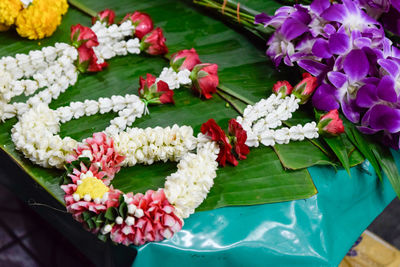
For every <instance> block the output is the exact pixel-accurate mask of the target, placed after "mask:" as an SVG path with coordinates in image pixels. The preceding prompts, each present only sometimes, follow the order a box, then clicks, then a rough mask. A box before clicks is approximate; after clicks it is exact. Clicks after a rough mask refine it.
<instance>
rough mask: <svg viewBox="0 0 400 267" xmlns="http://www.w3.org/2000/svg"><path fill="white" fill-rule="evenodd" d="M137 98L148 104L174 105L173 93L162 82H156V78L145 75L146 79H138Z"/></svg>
mask: <svg viewBox="0 0 400 267" xmlns="http://www.w3.org/2000/svg"><path fill="white" fill-rule="evenodd" d="M139 86H140V87H139V96H140V98H142V99H144V100H145V101H146V103H148V104H168V103H172V104H173V103H174V98H173V96H174V91H172V90H171V89H169V87H168V84H167V83H166V82H163V81H158V82H156V77H154V76H153V75H151V74H147V77H146V79H143V78H142V77H140V78H139Z"/></svg>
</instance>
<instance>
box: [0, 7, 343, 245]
mask: <svg viewBox="0 0 400 267" xmlns="http://www.w3.org/2000/svg"><path fill="white" fill-rule="evenodd" d="M114 17H115V15H114V13H113V12H112V11H110V10H105V11H103V12H101V13H99V15H98V17H97V18H94V19H93V23H94V25H93V27H92V29H89V28H87V27H83V26H81V25H77V26H75V27H73V28H72V32H71V40H72V46H69V45H66V44H56V46H55V47H54V48H53V47H50V48H43V49H42V51H32V52H31V53H29V56H27V55H17V56H16V59H14V58H12V57H7V58H3V59H1V60H0V63H1V64H0V71H1V70H3V72H4V73H5V77H6V79H4V80H3V83H2V84H0V85H1V87H0V89H1V90H0V93H1V94H0V100H1V101H3V102H4V103H6V105H5V106H6V107H7V108H8V106H12V107H14V106H15V110H13V111H12V112H8V113H7V112H3V114H2V116H3V117H2V118H3V119H4V118H10V117H12V116H14V115H16V114H18V115H19V121H18V122H17V123H16V124H15V125H14V127H13V128H12V135H11V136H12V140H13V142H14V144H15V147H16V149H17V150H19V151H21V152H22V153H23V154H24V156H25V157H26V158H28V159H30V160H31V161H32V162H34V163H35V164H38V165H40V166H43V167H46V168H49V167H56V168H62V167H65V168H66V169H67V172H66V174H65V176H64V178H63V181H62V182H63V185H62V186H61V187H62V189H63V190H64V191H65V203H66V206H67V210H68V211H69V212H70V213H72V214H73V217H74V218H75V219H76V220H78V221H80V222H82V223H83V224H84V225H85V227H86V228H88V229H89V230H90V231H92V232H94V233H96V234H98V236H99V237H100V238H101V239H107V238H108V237H109V238H110V239H111V240H112V241H114V242H117V243H122V244H125V245H129V244H135V245H142V244H144V243H146V242H152V241H160V240H163V239H164V238H170V237H171V236H172V235H173V234H174V233H176V232H178V231H179V230H180V229H181V228H182V225H183V219H185V218H188V217H189V216H190V215H191V214H192V213H194V211H195V209H196V208H197V207H198V206H199V205H200V204H201V203H202V202H203V201H204V199H205V198H206V197H207V194H208V192H209V191H210V189H211V187H212V186H213V179H214V178H215V177H216V170H217V168H218V165H221V166H225V164H226V162H228V163H230V164H232V165H234V166H236V165H237V164H238V160H244V159H246V157H247V155H248V154H249V152H250V150H249V147H252V146H258V145H259V143H261V144H263V145H266V146H273V145H274V144H275V143H278V144H285V143H289V141H290V140H304V138H309V139H312V138H317V137H318V136H319V134H320V133H325V132H328V133H330V134H332V135H335V134H339V133H340V132H341V131H342V130H343V127H340V126H342V125H341V120H340V119H339V118H338V113H337V110H336V111H335V110H333V111H331V112H329V113H328V114H325V115H323V116H321V120H320V123H319V124H318V126H317V124H316V123H315V122H311V123H307V124H305V125H304V126H301V125H297V126H294V127H291V128H287V127H281V126H282V123H283V121H285V120H287V119H289V118H291V116H292V113H293V112H295V111H296V110H297V109H298V108H299V104H304V103H306V102H307V100H308V98H309V97H310V95H311V93H312V92H313V91H314V90H315V86H316V78H315V77H312V76H311V75H309V74H304V79H303V80H302V81H301V82H300V83H298V84H297V85H296V86H295V87H294V88H293V87H292V86H291V85H290V84H289V83H288V82H286V81H283V82H278V83H277V84H276V85H274V88H273V91H274V93H275V94H272V95H271V96H270V97H269V98H267V99H262V100H261V101H259V102H258V103H256V104H255V105H253V106H248V107H247V108H246V109H245V111H244V114H243V116H242V117H238V118H237V119H236V120H235V119H231V120H230V121H229V131H228V134H225V132H224V131H223V130H222V129H221V128H220V126H218V124H217V123H216V122H215V121H214V120H213V119H210V120H209V121H207V122H206V123H204V124H203V125H202V127H201V133H199V134H198V136H197V137H195V136H194V135H193V129H192V128H191V127H189V126H181V127H179V126H177V125H174V126H173V127H166V128H161V127H155V128H146V129H139V128H127V127H130V126H131V125H132V124H133V122H134V121H135V119H136V118H140V117H142V116H143V115H145V114H146V113H148V105H152V104H166V103H174V100H173V95H174V91H173V90H174V89H178V88H181V87H183V86H185V87H191V88H192V90H193V91H194V92H195V93H197V94H198V95H200V96H202V97H204V98H206V99H208V98H211V97H212V94H213V93H215V92H216V87H217V86H218V83H219V79H218V74H217V71H218V66H217V65H216V64H210V63H202V62H201V61H200V59H199V56H198V55H197V53H196V51H195V50H194V49H193V48H192V49H190V50H182V51H179V52H177V53H175V54H173V55H172V57H171V60H170V67H168V68H164V69H163V70H162V72H161V73H160V75H159V77H155V76H153V75H151V74H147V76H146V79H144V78H142V77H140V79H139V85H140V87H139V90H138V94H139V96H136V95H129V94H128V95H125V96H112V97H110V98H99V99H98V100H85V101H83V102H71V103H70V104H69V105H68V106H64V107H60V108H58V109H56V110H52V109H50V108H49V107H48V103H50V102H51V99H52V98H57V97H58V95H59V94H60V92H61V91H63V90H64V91H65V90H66V89H67V88H68V85H69V84H74V83H75V82H76V79H77V73H78V70H79V71H80V72H86V71H100V70H102V69H103V68H104V67H106V66H107V63H106V62H105V60H106V59H109V58H111V57H113V56H116V55H125V54H127V53H134V54H138V53H140V51H146V52H147V53H150V54H164V53H166V52H167V51H168V50H167V48H166V46H165V38H163V36H162V32H161V30H160V29H155V30H153V25H152V22H151V19H150V18H149V17H148V15H147V14H144V13H140V12H135V13H133V14H128V15H127V16H126V17H125V19H124V20H123V22H122V23H121V24H120V25H118V26H117V25H115V24H113V20H114ZM150 22H151V23H150ZM132 32H135V34H137V37H136V38H134V39H129V40H128V41H126V40H125V38H129V37H131V35H132ZM139 38H141V40H139ZM35 60H36V61H35ZM21 62H25V63H21ZM62 68H65V69H62ZM63 73H70V76H72V77H69V78H71V79H70V80H68V79H67V80H66V79H65V78H64V80H63V77H64V76H63ZM72 73H73V74H74V75H73V74H72ZM30 76H33V79H34V80H22V81H21V80H19V79H21V78H23V77H30ZM60 83H63V85H64V86H61V85H60ZM36 84H37V86H36ZM55 84H58V85H55ZM10 85H12V86H10ZM42 87H48V88H47V89H45V90H44V91H45V92H46V95H44V94H42V93H39V94H38V95H35V96H33V97H31V98H30V99H29V100H28V101H27V103H14V104H12V105H11V104H8V103H9V101H10V100H11V98H12V97H13V96H15V95H19V94H22V93H25V94H27V95H31V94H33V93H34V92H35V91H36V90H38V89H39V88H42ZM60 88H61V89H60ZM44 91H42V92H44ZM7 105H8V106H7ZM9 109H11V108H9ZM4 110H6V109H3V111H4ZM0 111H2V110H1V109H0ZM110 111H113V112H118V116H117V117H116V118H114V119H112V120H111V121H110V125H109V126H108V127H107V128H106V129H105V130H104V132H101V133H95V134H93V137H90V138H87V139H85V140H83V141H82V142H78V141H76V140H74V139H72V138H70V137H65V138H61V137H60V136H59V135H58V133H59V131H60V123H65V122H67V121H70V120H72V119H78V118H80V117H82V116H92V115H94V114H97V113H100V114H104V113H107V112H110ZM0 114H1V113H0ZM5 114H6V115H5ZM278 127H281V128H278ZM193 151H196V153H193ZM156 161H163V162H166V161H175V162H178V165H177V167H178V170H177V171H176V172H175V173H173V174H171V175H170V176H168V177H167V178H166V182H165V186H164V188H160V189H158V190H156V191H153V190H148V191H147V192H145V193H144V194H141V193H138V194H135V195H134V194H133V193H126V194H124V193H122V192H121V191H119V190H117V189H114V188H113V187H112V185H110V183H111V181H112V179H113V178H114V177H115V174H116V173H118V172H119V171H120V168H121V167H124V166H135V165H136V164H147V165H151V164H153V163H154V162H156Z"/></svg>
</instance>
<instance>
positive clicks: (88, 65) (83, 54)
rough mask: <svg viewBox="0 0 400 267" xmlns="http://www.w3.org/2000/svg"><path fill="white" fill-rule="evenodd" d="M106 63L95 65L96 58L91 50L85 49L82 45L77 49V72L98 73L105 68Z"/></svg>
mask: <svg viewBox="0 0 400 267" xmlns="http://www.w3.org/2000/svg"><path fill="white" fill-rule="evenodd" d="M107 66H108V64H107V62H103V63H101V64H99V63H97V57H96V54H95V53H94V51H93V49H92V48H87V47H86V46H84V45H81V46H80V47H78V66H77V67H78V70H79V71H80V72H82V73H85V72H98V71H102V70H103V68H105V67H107Z"/></svg>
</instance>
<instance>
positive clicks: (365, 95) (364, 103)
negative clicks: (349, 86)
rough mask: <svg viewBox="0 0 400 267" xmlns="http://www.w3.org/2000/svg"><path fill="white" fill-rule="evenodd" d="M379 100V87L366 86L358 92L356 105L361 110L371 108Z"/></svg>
mask: <svg viewBox="0 0 400 267" xmlns="http://www.w3.org/2000/svg"><path fill="white" fill-rule="evenodd" d="M378 100H379V99H378V97H377V87H376V86H375V85H373V84H366V85H364V86H362V87H361V88H360V89H359V90H358V92H357V98H356V104H357V106H359V107H361V108H370V107H371V106H372V105H374V104H375V103H376V102H377V101H378Z"/></svg>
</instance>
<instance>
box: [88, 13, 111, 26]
mask: <svg viewBox="0 0 400 267" xmlns="http://www.w3.org/2000/svg"><path fill="white" fill-rule="evenodd" d="M114 19H115V12H114V11H113V10H111V9H105V10H103V11H101V12H99V14H97V16H96V17H92V24H95V22H96V21H97V20H100V22H105V23H106V24H107V26H110V25H111V24H114Z"/></svg>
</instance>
